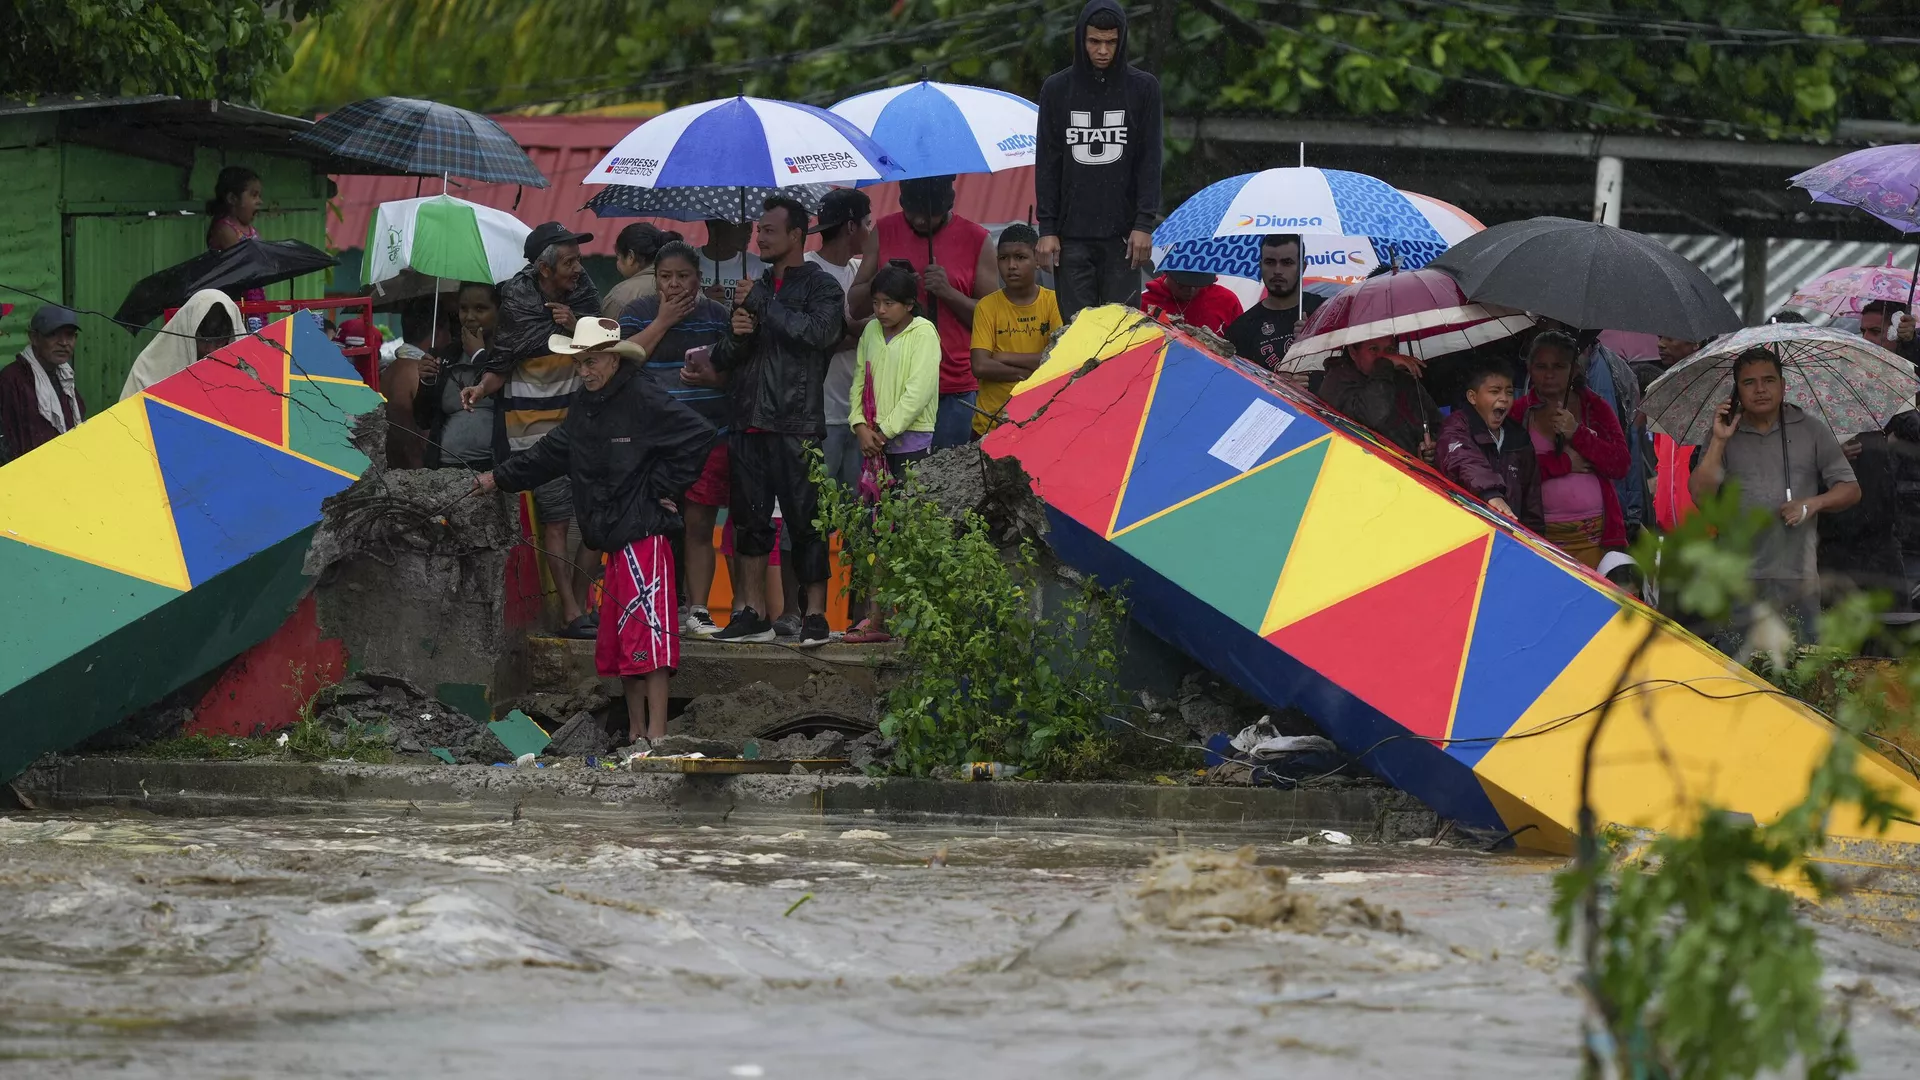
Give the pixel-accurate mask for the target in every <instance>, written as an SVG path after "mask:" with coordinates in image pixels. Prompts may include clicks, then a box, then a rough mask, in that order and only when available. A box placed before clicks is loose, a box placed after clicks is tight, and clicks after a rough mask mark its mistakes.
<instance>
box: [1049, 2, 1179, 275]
mask: <svg viewBox="0 0 1920 1080" xmlns="http://www.w3.org/2000/svg"><path fill="white" fill-rule="evenodd" d="M1102 11H1106V12H1111V13H1112V14H1113V15H1114V16H1115V17H1116V18H1117V19H1118V20H1119V22H1120V46H1119V48H1118V49H1117V50H1116V51H1115V53H1114V57H1113V63H1111V64H1109V65H1107V67H1106V69H1105V70H1101V69H1100V68H1096V67H1094V66H1093V62H1092V61H1091V60H1088V59H1087V21H1088V20H1089V19H1091V18H1093V16H1094V15H1095V14H1096V13H1098V12H1102ZM1160 155H1161V146H1160V80H1158V79H1156V78H1154V77H1153V76H1152V75H1149V74H1147V73H1146V72H1144V71H1141V70H1140V69H1139V68H1136V67H1134V66H1133V65H1131V64H1129V63H1127V13H1126V12H1125V11H1124V10H1122V8H1121V7H1120V5H1119V4H1118V3H1116V2H1115V0H1090V2H1089V3H1088V4H1087V6H1086V7H1085V8H1084V9H1083V10H1082V11H1081V12H1080V21H1079V22H1078V23H1077V24H1076V25H1075V26H1074V31H1073V66H1071V67H1069V68H1067V69H1066V70H1064V71H1056V72H1054V73H1053V74H1052V75H1049V76H1048V77H1047V81H1046V82H1044V83H1042V84H1041V86H1040V147H1039V151H1038V153H1037V154H1036V155H1035V161H1034V164H1035V170H1034V203H1035V212H1036V214H1037V216H1038V217H1039V219H1040V221H1039V225H1040V235H1041V236H1058V237H1061V238H1063V239H1067V240H1112V239H1115V238H1119V237H1124V236H1126V235H1127V234H1128V233H1130V232H1132V231H1134V230H1136V229H1138V230H1140V231H1142V232H1152V231H1153V226H1154V222H1155V220H1156V219H1157V218H1158V217H1159V215H1160Z"/></svg>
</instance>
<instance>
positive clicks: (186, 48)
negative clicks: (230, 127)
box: [0, 0, 331, 103]
mask: <svg viewBox="0 0 1920 1080" xmlns="http://www.w3.org/2000/svg"><path fill="white" fill-rule="evenodd" d="M329 3H331V0H268V2H264V3H263V2H262V0H12V2H11V3H9V4H7V5H6V6H5V7H4V8H0V96H5V97H21V98H32V97H40V96H43V95H47V94H101V95H108V96H121V95H126V96H131V95H137V94H177V95H179V96H180V97H186V98H214V99H218V100H223V101H237V102H245V103H252V102H257V101H259V100H260V98H261V96H262V92H263V90H264V89H265V87H266V84H267V83H268V82H269V81H270V80H271V79H273V78H274V77H275V76H277V75H279V74H280V71H281V69H282V68H283V67H285V66H286V63H287V61H288V60H289V59H290V58H291V56H292V51H291V49H290V48H289V46H288V38H289V35H290V34H291V32H292V29H293V22H292V20H294V19H301V18H309V17H311V16H313V15H315V14H318V13H319V12H321V11H324V10H325V8H326V6H327V5H328V4H329Z"/></svg>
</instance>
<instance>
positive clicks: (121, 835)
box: [0, 813, 1920, 1080]
mask: <svg viewBox="0 0 1920 1080" xmlns="http://www.w3.org/2000/svg"><path fill="white" fill-rule="evenodd" d="M1187 840H1188V842H1189V843H1191V844H1195V845H1206V846H1217V847H1229V846H1232V839H1231V837H1227V836H1223V835H1219V834H1209V835H1204V836H1191V837H1188V838H1187ZM1154 847H1155V842H1154V841H1152V840H1143V839H1139V838H1137V837H1131V836H1128V835H1125V834H1120V833H1115V834H1111V835H1103V834H1098V833H1088V832H1075V833H1054V832H1046V831H1040V830H1035V829H1029V828H1023V827H1009V828H1003V829H1001V830H999V831H997V832H995V831H990V830H978V829H955V828H951V827H928V826H898V825H893V824H888V823H882V822H878V821H876V820H875V819H867V820H865V821H861V820H859V819H836V820H834V821H832V822H826V821H823V820H822V819H820V818H817V817H816V818H806V819H797V818H796V819H794V820H791V821H777V820H775V821H759V822H755V823H752V824H747V825H739V824H735V825H726V826H719V827H700V828H692V827H689V828H684V829H680V828H675V829H661V828H655V827H649V826H646V825H641V824H636V823H635V821H634V819H633V817H632V816H631V814H630V813H629V814H622V815H614V814H607V815H604V816H596V815H585V814H574V815H570V816H559V815H537V816H535V817H531V818H528V819H525V820H520V821H508V820H491V819H472V818H469V819H453V818H426V817H421V816H417V815H415V816H408V817H404V818H387V817H373V816H366V817H356V816H339V817H330V818H318V817H301V818H212V819H199V820H176V819H157V818H145V817H137V816H126V815H107V814H101V815H97V816H95V815H79V816H57V815H16V816H14V817H12V818H5V819H0V912H4V915H0V1075H6V1076H10V1077H11V1076H34V1077H40V1076H47V1077H66V1076H101V1075H110V1076H117V1077H119V1076H124V1077H143V1076H183V1077H184V1076H192V1077H278V1076H343V1077H346V1076H350V1077H410V1078H411V1077H427V1076H443V1075H456V1074H457V1075H460V1076H462V1077H493V1076H503V1077H504V1076H516V1077H524V1076H530V1075H550V1076H553V1077H556V1078H557V1077H567V1078H575V1077H580V1078H597V1077H656V1076H658V1077H768V1078H775V1080H780V1078H789V1077H791V1078H803V1077H904V1076H914V1077H948V1076H953V1077H960V1076H965V1077H969V1078H972V1077H979V1076H1006V1077H1026V1076H1048V1077H1107V1076H1128V1077H1133V1076H1141V1077H1145V1076H1152V1077H1215V1076H1218V1077H1229V1076H1234V1077H1238V1076H1249V1075H1287V1076H1290V1077H1340V1078H1350V1077H1354V1076H1389V1075H1392V1076H1400V1077H1408V1076H1419V1077H1446V1076H1473V1077H1505V1076H1513V1077H1543V1076H1570V1075H1573V1072H1574V1067H1575V1059H1574V1047H1575V1044H1576V1042H1575V1041H1576V1025H1577V1022H1578V1017H1579V1007H1578V1003H1577V1000H1576V999H1575V997H1574V995H1573V993H1572V991H1571V988H1570V986H1571V979H1572V969H1571V968H1570V967H1569V966H1568V965H1567V964H1566V963H1565V962H1564V959H1563V956H1562V954H1561V953H1560V952H1559V951H1558V950H1557V949H1556V948H1555V946H1554V943H1553V936H1552V927H1551V923H1550V921H1549V917H1548V914H1547V905H1548V903H1549V897H1550V877H1551V874H1552V872H1553V870H1554V869H1556V868H1557V866H1558V865H1559V863H1558V861H1557V860H1551V859H1544V858H1535V857H1527V856H1517V855H1482V854H1478V853H1472V852H1461V851H1451V850H1442V849H1434V848H1430V847H1419V846H1412V845H1394V846H1390V847H1384V848H1339V847H1312V848H1301V847H1295V846H1292V845H1286V844H1270V845H1263V846H1261V847H1260V848H1259V855H1260V858H1261V861H1262V862H1263V863H1273V864H1280V865H1285V866H1288V867H1290V868H1292V869H1293V871H1294V875H1295V877H1294V887H1295V888H1297V889H1300V890H1303V891H1309V892H1313V893H1316V894H1320V895H1323V896H1325V897H1327V898H1329V899H1344V898H1346V897H1349V896H1359V897H1364V898H1365V899H1366V900H1368V901H1370V902H1372V903H1375V904H1380V905H1383V906H1384V907H1386V908H1390V909H1395V910H1398V911H1399V912H1400V913H1401V915H1402V917H1403V918H1404V920H1405V923H1406V927H1407V932H1406V933H1404V934H1396V933H1392V932H1389V931H1385V930H1370V929H1355V928H1352V927H1344V926H1343V927H1339V928H1336V929H1333V930H1330V931H1328V932H1325V933H1321V934H1301V933H1293V932H1288V931H1264V930H1240V931H1236V932H1233V933H1227V934H1222V933H1214V932H1204V931H1195V932H1173V931H1168V930H1165V929H1155V928H1153V927H1151V926H1150V925H1143V924H1140V923H1138V922H1136V921H1134V920H1132V919H1131V918H1130V915H1131V914H1132V909H1131V908H1130V906H1129V904H1130V901H1129V899H1128V897H1127V895H1126V893H1127V890H1128V889H1129V887H1130V886H1131V885H1132V884H1133V883H1134V882H1135V881H1136V880H1138V877H1139V874H1140V871H1141V869H1142V868H1143V867H1144V866H1145V865H1146V863H1147V862H1148V860H1149V859H1150V858H1151V857H1152V855H1153V850H1154ZM942 849H944V850H945V853H946V859H945V865H944V866H929V865H927V864H928V861H929V859H930V858H932V857H933V856H935V855H936V853H938V852H939V851H941V850H942ZM1820 933H1821V938H1822V941H1823V944H1824V945H1825V947H1826V949H1827V952H1828V955H1829V960H1830V963H1829V972H1828V974H1829V979H1830V981H1832V982H1833V983H1834V984H1835V985H1836V986H1839V987H1843V988H1845V989H1846V990H1847V992H1848V993H1849V995H1850V997H1851V998H1852V1002H1853V1013H1854V1024H1855V1037H1856V1043H1857V1046H1858V1049H1859V1053H1860V1056H1861V1059H1862V1062H1863V1065H1864V1068H1863V1070H1862V1075H1866V1076H1910V1075H1920V1064H1915V1063H1917V1062H1920V1024H1916V1020H1920V952H1915V951H1912V950H1909V949H1907V948H1905V947H1903V946H1900V945H1897V944H1894V943H1891V942H1888V941H1885V940H1882V939H1880V938H1877V937H1874V936H1871V935H1869V934H1866V933H1862V932H1860V931H1857V930H1854V929H1851V928H1848V927H1843V926H1834V925H1823V926H1822V927H1821V929H1820ZM1283 1070H1284V1072H1283Z"/></svg>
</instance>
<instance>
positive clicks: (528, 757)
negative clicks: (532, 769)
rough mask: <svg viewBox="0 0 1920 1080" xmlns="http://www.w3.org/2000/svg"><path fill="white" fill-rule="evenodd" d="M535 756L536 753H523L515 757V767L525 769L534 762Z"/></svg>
mask: <svg viewBox="0 0 1920 1080" xmlns="http://www.w3.org/2000/svg"><path fill="white" fill-rule="evenodd" d="M534 757H535V755H533V754H521V755H520V756H519V757H517V758H514V759H513V767H514V768H516V769H524V768H526V767H527V766H529V765H531V764H533V759H534Z"/></svg>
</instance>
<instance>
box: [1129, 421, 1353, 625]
mask: <svg viewBox="0 0 1920 1080" xmlns="http://www.w3.org/2000/svg"><path fill="white" fill-rule="evenodd" d="M1327 445H1328V444H1327V441H1326V440H1324V439H1323V440H1321V441H1320V442H1318V443H1314V444H1312V445H1310V446H1307V447H1306V448H1304V449H1302V450H1300V451H1298V452H1296V453H1295V454H1293V455H1292V456H1291V457H1285V458H1281V459H1279V460H1278V461H1275V462H1274V463H1273V464H1271V465H1268V466H1266V467H1265V468H1263V469H1260V470H1259V471H1257V472H1253V473H1249V474H1247V475H1245V476H1242V477H1241V478H1240V479H1238V480H1235V481H1234V482H1232V483H1230V484H1228V485H1227V486H1226V487H1223V488H1221V489H1220V490H1218V491H1215V492H1214V493H1212V494H1211V495H1206V496H1203V497H1201V498H1199V499H1196V500H1194V501H1193V502H1191V503H1189V504H1187V505H1186V506H1183V507H1181V508H1180V509H1178V510H1175V511H1172V512H1171V513H1168V514H1166V515H1164V516H1162V517H1158V518H1155V519H1154V520H1152V521H1149V522H1147V523H1146V524H1145V525H1141V526H1138V527H1136V528H1133V529H1130V530H1128V531H1127V532H1124V533H1122V534H1120V535H1119V536H1118V537H1116V538H1115V539H1114V543H1116V544H1118V545H1120V549H1121V550H1122V551H1125V552H1127V553H1128V554H1129V555H1132V556H1133V557H1134V558H1136V559H1139V560H1140V561H1141V562H1143V563H1146V564H1147V565H1148V566H1150V567H1152V568H1154V569H1155V570H1157V571H1159V572H1160V573H1161V574H1164V575H1165V576H1166V577H1167V579H1168V580H1170V581H1172V582H1173V583H1174V584H1176V585H1178V586H1180V587H1181V588H1183V589H1185V590H1186V591H1187V592H1189V593H1192V594H1193V596H1194V598H1195V599H1197V600H1199V601H1201V602H1202V603H1205V604H1208V605H1210V606H1211V607H1213V608H1214V609H1215V610H1217V611H1219V612H1220V613H1221V614H1222V615H1225V616H1227V617H1228V618H1230V619H1232V620H1233V621H1234V622H1237V623H1239V624H1240V625H1241V626H1244V627H1246V628H1247V629H1249V630H1252V631H1253V632H1255V633H1259V632H1260V623H1261V621H1262V620H1264V619H1265V618H1266V616H1267V605H1268V603H1269V602H1270V601H1271V600H1272V599H1273V590H1274V587H1275V586H1276V585H1278V584H1279V583H1280V568H1281V567H1283V566H1285V565H1286V562H1287V552H1288V550H1289V549H1291V548H1292V547H1293V534H1294V532H1295V531H1297V530H1298V529H1299V527H1300V518H1301V516H1302V515H1303V514H1305V513H1306V509H1307V499H1308V498H1309V497H1310V496H1311V495H1312V494H1313V487H1314V484H1315V483H1316V482H1318V480H1319V479H1320V465H1321V463H1322V462H1324V461H1325V460H1326V458H1327ZM1223 550H1224V551H1228V552H1231V554H1228V555H1224V556H1223V555H1218V554H1216V553H1218V552H1220V551H1223Z"/></svg>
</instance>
